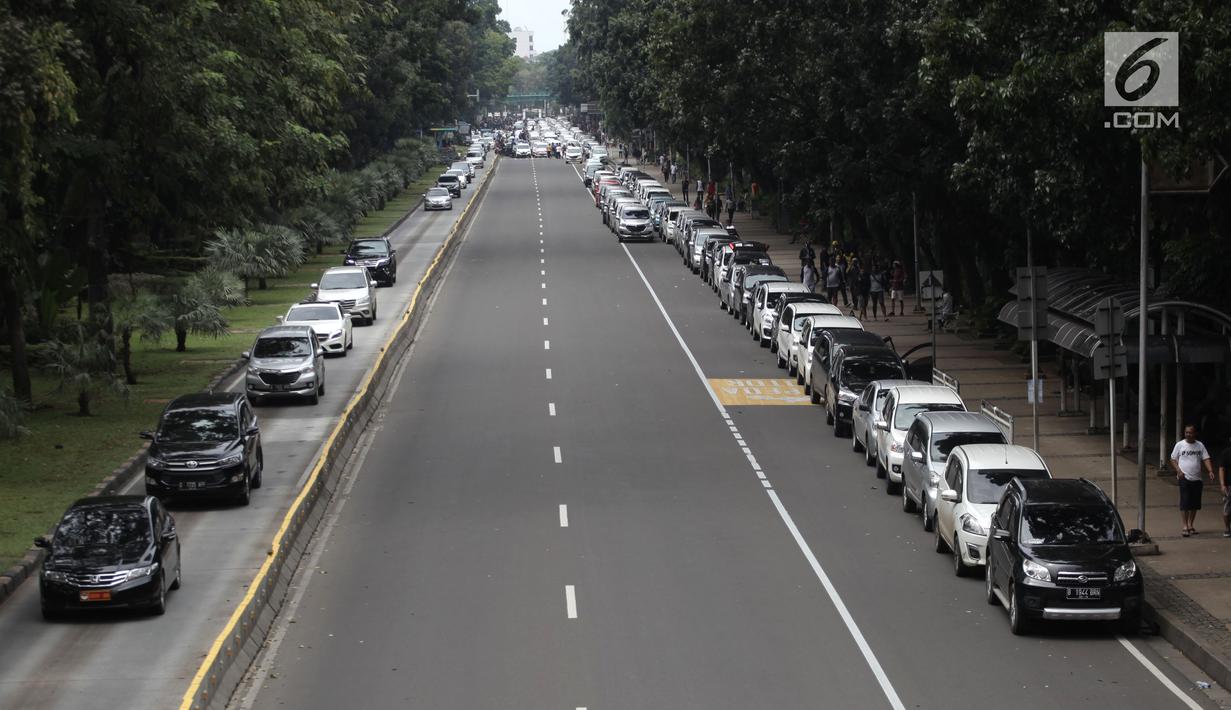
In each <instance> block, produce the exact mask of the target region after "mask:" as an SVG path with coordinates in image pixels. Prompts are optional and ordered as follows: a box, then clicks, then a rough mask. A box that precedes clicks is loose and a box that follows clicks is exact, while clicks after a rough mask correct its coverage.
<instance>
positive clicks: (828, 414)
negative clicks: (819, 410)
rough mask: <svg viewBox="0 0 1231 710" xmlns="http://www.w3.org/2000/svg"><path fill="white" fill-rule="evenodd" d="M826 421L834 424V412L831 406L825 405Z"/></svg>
mask: <svg viewBox="0 0 1231 710" xmlns="http://www.w3.org/2000/svg"><path fill="white" fill-rule="evenodd" d="M825 423H826V424H830V425H832V424H833V413H832V412H830V411H829V407H825Z"/></svg>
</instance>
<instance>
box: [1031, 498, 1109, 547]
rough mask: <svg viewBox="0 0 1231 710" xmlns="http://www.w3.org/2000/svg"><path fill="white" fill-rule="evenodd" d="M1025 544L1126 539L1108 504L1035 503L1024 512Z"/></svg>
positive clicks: (1079, 543)
mask: <svg viewBox="0 0 1231 710" xmlns="http://www.w3.org/2000/svg"><path fill="white" fill-rule="evenodd" d="M1021 540H1022V544H1023V545H1089V544H1098V543H1110V544H1117V543H1122V542H1124V536H1123V535H1122V534H1121V533H1120V526H1119V525H1118V524H1117V521H1116V514H1115V511H1113V510H1112V509H1111V508H1110V507H1108V506H1102V505H1063V504H1059V503H1036V504H1034V505H1027V506H1026V507H1025V508H1024V509H1023V511H1022V530H1021Z"/></svg>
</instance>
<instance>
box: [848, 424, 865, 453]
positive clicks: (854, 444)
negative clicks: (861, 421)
mask: <svg viewBox="0 0 1231 710" xmlns="http://www.w3.org/2000/svg"><path fill="white" fill-rule="evenodd" d="M865 448H867V447H865V446H864V445H863V443H862V442H860V441H859V437H857V436H855V425H854V424H852V425H851V451H854V452H855V453H857V454H858V453H861V452H862V451H863V450H864V449H865ZM863 458H864V461H865V462H866V461H867V459H868V457H867V456H864V457H863Z"/></svg>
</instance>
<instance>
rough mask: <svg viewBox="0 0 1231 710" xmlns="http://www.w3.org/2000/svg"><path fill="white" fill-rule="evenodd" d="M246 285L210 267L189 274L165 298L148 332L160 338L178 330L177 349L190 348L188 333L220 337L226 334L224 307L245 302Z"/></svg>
mask: <svg viewBox="0 0 1231 710" xmlns="http://www.w3.org/2000/svg"><path fill="white" fill-rule="evenodd" d="M244 291H245V289H244V288H243V284H241V283H240V281H239V279H238V278H237V277H235V276H234V275H233V274H231V273H229V272H226V271H220V270H218V269H206V270H204V271H199V272H197V273H195V274H193V275H192V276H189V277H188V278H187V279H185V280H184V282H183V283H182V284H180V286H179V288H177V289H176V290H175V291H174V292H172V293H171V294H170V295H169V296H168V297H164V299H163V302H164V304H165V305H166V309H165V310H164V311H163V312H162V313H161V314H160V317H158V318H157V319H155V320H153V321H152V322H150V323H148V324H147V326H146V329H145V335H147V336H148V337H149V338H150V339H151V340H155V341H157V340H160V339H161V338H162V336H163V334H164V333H166V332H167V331H171V332H174V333H175V351H176V352H181V353H182V352H186V351H187V350H188V335H189V334H190V333H191V334H193V335H205V336H209V337H212V338H218V337H221V336H223V335H226V332H227V320H226V318H225V317H224V316H223V315H222V309H223V308H228V307H234V306H239V305H243V304H244V303H245V302H246V301H247V298H246V297H245V296H244Z"/></svg>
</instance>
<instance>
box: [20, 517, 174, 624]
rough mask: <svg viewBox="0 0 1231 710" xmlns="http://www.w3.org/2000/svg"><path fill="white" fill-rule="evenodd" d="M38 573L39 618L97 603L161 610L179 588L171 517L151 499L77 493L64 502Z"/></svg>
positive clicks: (39, 540) (93, 606)
mask: <svg viewBox="0 0 1231 710" xmlns="http://www.w3.org/2000/svg"><path fill="white" fill-rule="evenodd" d="M34 544H35V545H38V546H39V547H42V548H44V549H46V550H47V558H46V559H45V560H44V561H43V570H42V572H41V573H40V574H39V585H38V587H39V599H40V602H41V605H42V609H43V617H44V618H47V619H54V618H55V617H56V616H57V615H59V614H60V613H61V612H65V611H78V610H86V609H103V608H144V609H149V610H150V611H151V612H153V613H155V614H162V613H164V612H165V611H166V610H167V591H168V590H171V589H178V588H179V586H180V577H181V574H180V571H181V565H180V543H179V539H178V537H177V536H176V532H175V519H174V518H172V517H171V514H170V513H168V512H167V511H166V509H165V508H163V506H162V503H160V502H158V499H157V498H154V497H153V496H110V497H99V498H83V499H81V500H79V501H77V502H76V503H73V504H72V505H71V506H69V509H68V510H67V511H66V512H65V513H64V517H62V518H60V523H59V524H58V525H57V526H56V530H55V533H53V534H52V536H51V539H50V540H48V539H47V538H45V537H39V538H36V539H35V540H34Z"/></svg>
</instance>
